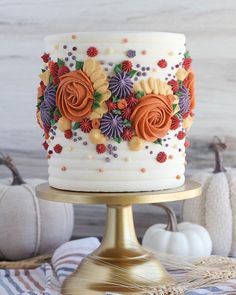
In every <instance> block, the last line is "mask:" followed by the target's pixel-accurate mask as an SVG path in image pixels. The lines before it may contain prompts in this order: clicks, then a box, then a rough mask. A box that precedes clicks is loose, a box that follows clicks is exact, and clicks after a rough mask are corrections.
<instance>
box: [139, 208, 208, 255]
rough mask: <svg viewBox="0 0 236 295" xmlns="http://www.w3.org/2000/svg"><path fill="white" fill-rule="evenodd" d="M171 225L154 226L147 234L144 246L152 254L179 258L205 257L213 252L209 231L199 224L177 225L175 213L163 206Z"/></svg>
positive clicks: (143, 242)
mask: <svg viewBox="0 0 236 295" xmlns="http://www.w3.org/2000/svg"><path fill="white" fill-rule="evenodd" d="M156 206H158V207H161V208H163V209H164V210H165V211H166V213H167V215H168V218H169V223H168V224H167V225H166V224H154V225H152V226H151V227H150V228H148V230H147V231H146V232H145V234H144V237H143V241H142V244H143V246H144V247H145V248H146V249H148V250H151V251H152V252H161V253H167V254H172V255H177V256H189V257H203V256H209V255H210V254H211V251H212V242H211V238H210V236H209V234H208V232H207V230H206V229H205V228H204V227H202V226H200V225H197V224H193V223H189V222H183V223H179V224H177V220H176V216H175V213H174V211H173V210H172V209H171V208H169V207H167V206H166V205H163V204H158V205H156Z"/></svg>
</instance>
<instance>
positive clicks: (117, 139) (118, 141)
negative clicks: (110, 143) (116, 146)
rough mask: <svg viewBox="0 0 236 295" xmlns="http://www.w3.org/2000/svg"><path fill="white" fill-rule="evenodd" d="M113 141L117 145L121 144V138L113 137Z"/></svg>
mask: <svg viewBox="0 0 236 295" xmlns="http://www.w3.org/2000/svg"><path fill="white" fill-rule="evenodd" d="M113 139H114V140H115V141H116V142H117V143H121V140H122V139H121V137H114V138H113Z"/></svg>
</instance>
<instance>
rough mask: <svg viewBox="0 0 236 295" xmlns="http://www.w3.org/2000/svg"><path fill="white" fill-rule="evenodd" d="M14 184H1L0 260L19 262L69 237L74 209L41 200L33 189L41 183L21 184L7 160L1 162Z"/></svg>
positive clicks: (28, 181)
mask: <svg viewBox="0 0 236 295" xmlns="http://www.w3.org/2000/svg"><path fill="white" fill-rule="evenodd" d="M0 165H5V166H6V167H8V168H9V169H10V170H11V172H12V174H13V181H12V182H10V181H9V180H6V179H5V180H2V181H1V183H0V259H6V260H19V259H25V258H28V257H32V256H35V255H38V254H41V253H44V252H47V251H49V250H52V249H55V248H57V247H58V246H60V245H61V244H63V243H64V242H66V241H68V240H69V239H70V237H71V234H72V230H73V222H74V218H73V206H72V205H70V204H61V203H56V202H48V201H44V200H40V199H38V198H37V197H36V195H35V186H37V185H38V184H40V183H43V182H45V180H42V179H28V180H25V181H24V180H23V179H22V178H21V176H20V174H19V172H18V170H17V169H16V167H15V166H14V165H13V164H12V162H11V159H10V158H9V157H4V156H2V158H0Z"/></svg>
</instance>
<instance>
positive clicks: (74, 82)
mask: <svg viewBox="0 0 236 295" xmlns="http://www.w3.org/2000/svg"><path fill="white" fill-rule="evenodd" d="M88 51H89V52H88V55H89V58H87V59H86V60H84V61H78V60H76V65H75V70H72V71H71V70H70V68H69V67H68V66H66V65H65V62H64V61H63V60H62V59H57V62H55V61H52V60H51V58H50V55H49V54H47V53H45V54H44V55H43V56H42V59H43V61H44V63H45V67H44V69H42V73H41V74H40V79H41V82H40V85H39V87H38V96H37V120H38V123H39V125H40V126H41V128H42V129H44V134H45V139H46V140H47V139H48V138H49V131H50V129H51V128H52V127H53V126H54V125H55V124H57V126H58V128H59V130H61V131H62V132H64V136H65V138H66V139H68V140H70V139H72V137H73V131H76V130H77V129H80V130H81V131H82V132H84V133H87V134H88V137H89V139H90V141H91V142H92V143H93V144H94V145H96V150H97V152H98V153H103V152H105V150H106V148H105V145H104V144H105V143H106V141H107V139H113V140H115V141H116V142H117V143H120V142H121V141H126V142H127V143H128V145H129V148H130V149H131V150H134V151H137V150H140V149H142V148H143V145H144V141H148V142H154V143H157V144H161V143H162V138H163V137H164V136H166V134H167V133H168V131H169V130H176V129H177V128H178V127H179V126H180V124H182V126H183V128H186V129H188V128H189V127H190V126H191V123H192V117H193V109H194V107H195V90H194V86H195V85H194V84H195V76H194V73H193V71H192V70H191V62H192V59H191V57H190V55H189V53H188V52H186V53H185V55H184V60H183V63H182V67H180V68H178V70H177V72H176V79H172V80H170V81H168V82H164V81H161V80H160V79H156V78H152V77H151V78H146V79H145V78H144V79H141V80H139V81H138V82H135V81H134V77H135V75H136V74H137V72H136V70H134V69H133V68H132V63H131V61H129V60H124V61H122V62H121V63H120V64H117V65H115V66H114V68H113V75H112V76H111V77H108V76H107V74H106V73H105V71H104V70H103V68H102V66H101V64H100V63H99V62H98V61H97V60H96V58H95V56H96V55H97V53H98V52H97V51H96V48H92V47H91V48H89V49H88ZM158 65H159V66H160V67H165V66H166V64H165V60H161V61H159V63H158ZM180 133H181V134H180ZM180 133H179V134H178V138H179V139H183V138H184V137H185V133H184V132H180ZM44 147H45V149H47V147H48V144H47V142H46V141H45V142H44ZM54 150H55V151H56V152H60V147H55V148H54Z"/></svg>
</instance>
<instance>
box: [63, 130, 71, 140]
mask: <svg viewBox="0 0 236 295" xmlns="http://www.w3.org/2000/svg"><path fill="white" fill-rule="evenodd" d="M64 136H65V138H67V139H71V138H72V137H73V132H72V130H71V129H68V130H66V131H65V132H64Z"/></svg>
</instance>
